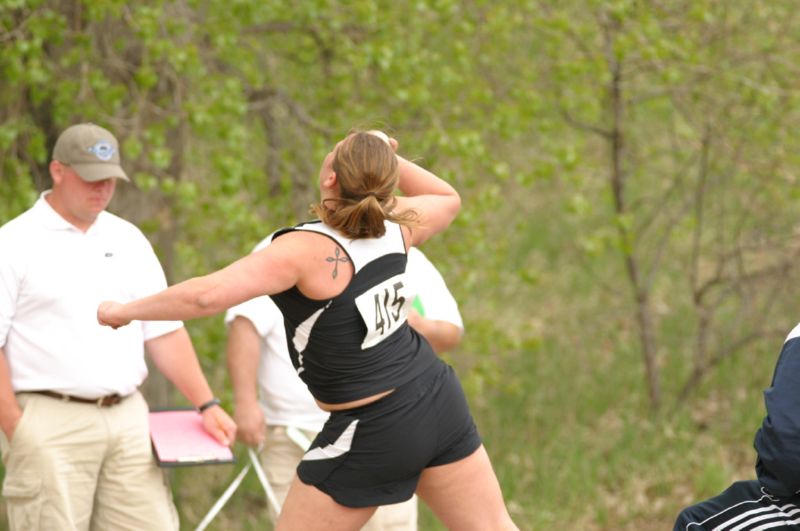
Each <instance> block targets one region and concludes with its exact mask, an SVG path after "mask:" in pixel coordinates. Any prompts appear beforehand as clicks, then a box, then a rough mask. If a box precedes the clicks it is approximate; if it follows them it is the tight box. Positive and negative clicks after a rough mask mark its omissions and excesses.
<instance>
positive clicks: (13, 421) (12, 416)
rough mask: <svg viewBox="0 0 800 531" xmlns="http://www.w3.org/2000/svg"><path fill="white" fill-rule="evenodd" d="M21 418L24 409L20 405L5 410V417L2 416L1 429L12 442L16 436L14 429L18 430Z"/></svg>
mask: <svg viewBox="0 0 800 531" xmlns="http://www.w3.org/2000/svg"><path fill="white" fill-rule="evenodd" d="M21 418H22V409H20V408H19V406H17V407H16V408H14V410H12V411H7V412H5V413H4V414H3V417H2V418H0V429H2V430H3V433H4V434H5V436H6V440H7V441H9V442H11V438H12V437H14V431H16V429H17V424H19V420H20V419H21Z"/></svg>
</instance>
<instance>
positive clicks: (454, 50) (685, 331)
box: [0, 0, 800, 530]
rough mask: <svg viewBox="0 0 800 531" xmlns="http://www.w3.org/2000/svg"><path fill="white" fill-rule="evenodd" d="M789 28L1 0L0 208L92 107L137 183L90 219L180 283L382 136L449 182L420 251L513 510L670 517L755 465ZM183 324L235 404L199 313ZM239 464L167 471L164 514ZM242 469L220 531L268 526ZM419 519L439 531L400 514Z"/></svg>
mask: <svg viewBox="0 0 800 531" xmlns="http://www.w3.org/2000/svg"><path fill="white" fill-rule="evenodd" d="M797 18H798V14H797V9H796V6H795V3H794V2H790V1H788V0H774V1H772V2H758V1H755V0H731V1H726V2H719V1H715V0H676V1H672V2H657V1H651V2H634V1H632V0H617V1H611V0H609V1H601V0H582V1H577V0H566V1H563V2H557V3H556V2H548V1H546V0H530V1H519V0H516V1H508V0H493V1H483V0H466V1H460V2H456V1H452V0H425V1H412V0H396V1H392V2H388V1H383V0H380V1H366V0H354V1H349V2H340V1H333V0H310V1H306V2H283V1H275V0H264V1H259V2H256V1H252V0H248V1H245V0H228V1H225V2H222V1H218V0H179V1H144V2H122V1H119V0H98V1H95V2H82V1H79V0H61V1H59V0H39V1H25V0H0V51H2V53H0V80H2V82H1V83H0V171H1V172H2V173H1V174H0V222H5V221H7V220H9V219H11V218H12V217H13V216H15V215H16V214H18V213H20V212H22V211H23V210H25V209H26V208H28V207H29V206H30V205H31V204H32V203H33V201H34V200H35V198H36V196H37V193H38V192H39V191H41V190H43V189H45V188H47V186H48V175H47V163H48V161H49V154H50V150H51V149H52V145H53V143H54V141H55V138H56V137H57V135H58V134H59V132H60V131H61V130H62V129H63V128H64V127H66V126H67V125H69V124H71V123H74V122H77V121H94V122H96V123H99V124H101V125H104V126H106V127H108V128H110V129H112V130H113V131H115V132H116V133H117V135H118V137H119V138H120V140H121V141H122V143H123V156H124V158H125V165H126V167H127V168H128V173H129V174H131V175H133V176H134V179H135V184H134V185H133V186H130V187H120V189H119V190H118V195H117V198H116V199H115V202H114V203H113V204H112V210H113V211H115V212H117V213H119V214H121V215H123V216H124V217H127V218H128V219H131V220H132V221H135V222H136V223H137V224H139V226H141V227H142V228H143V230H145V232H146V233H147V234H148V236H149V237H150V238H151V240H152V241H153V243H154V245H155V246H156V248H157V250H158V252H159V255H160V256H161V258H162V261H163V263H164V266H165V269H166V271H167V274H168V276H169V278H170V279H171V280H172V281H177V280H181V279H184V278H187V277H189V276H192V275H196V274H200V273H204V272H208V271H209V270H211V269H214V268H218V267H221V266H223V265H225V264H227V263H229V262H230V261H232V260H233V259H235V258H236V257H238V256H240V255H242V254H244V253H246V252H248V251H249V250H250V249H251V248H252V246H253V245H254V244H255V243H256V242H258V241H259V240H260V239H261V238H263V237H264V236H265V235H266V234H268V233H269V232H271V231H272V230H273V229H275V228H277V227H280V226H285V225H288V224H291V223H294V222H296V221H298V220H301V219H304V218H305V217H306V215H307V206H308V204H309V203H310V202H311V201H313V200H314V198H315V195H316V180H315V179H316V175H317V169H318V164H319V162H320V161H321V160H322V158H323V156H324V155H325V153H326V152H327V151H328V150H329V149H330V147H331V146H332V145H333V144H334V143H335V141H336V140H338V139H339V138H341V137H342V136H343V135H344V134H346V133H347V131H348V130H349V129H350V128H352V127H376V128H382V129H385V130H387V131H389V132H390V133H392V134H393V135H394V136H395V137H397V138H398V140H399V141H400V145H401V148H400V150H401V152H402V153H403V154H404V155H406V156H408V157H411V158H414V159H416V160H418V161H420V163H421V164H422V165H424V166H426V167H428V168H430V169H431V170H433V171H435V172H436V173H438V174H439V175H441V176H442V177H444V178H445V179H447V180H448V181H450V182H451V183H453V184H454V185H455V186H456V187H457V188H458V189H459V191H460V192H461V193H462V197H463V200H464V201H463V203H464V208H463V211H462V214H461V215H460V217H459V218H458V219H457V221H456V222H455V223H454V225H453V227H452V228H451V229H450V230H449V231H447V232H446V233H445V234H443V235H442V236H441V237H438V239H435V240H433V241H431V242H430V243H429V244H426V247H425V251H426V253H427V254H428V255H429V256H430V257H431V258H432V259H433V260H434V261H435V262H436V263H437V265H439V267H440V269H441V270H442V272H443V274H444V275H445V278H446V279H447V280H448V283H449V285H450V287H451V288H452V291H453V292H454V294H455V295H456V298H457V299H458V300H459V301H460V303H461V307H462V311H463V314H464V317H465V323H466V329H467V332H466V336H465V339H464V342H463V344H462V345H461V347H460V348H459V349H458V350H457V351H456V352H453V353H451V354H450V355H448V359H449V361H450V362H451V363H452V364H453V365H454V366H455V367H456V369H457V371H458V373H459V375H460V376H461V378H462V381H463V383H464V385H465V388H466V390H467V392H468V395H469V398H470V402H471V405H472V408H473V413H474V415H475V417H476V420H477V422H478V425H479V428H480V430H481V432H482V434H483V436H484V439H485V443H486V446H487V448H488V450H489V453H490V455H491V456H492V459H493V463H494V465H495V468H496V471H497V473H498V476H499V478H500V480H501V483H502V486H503V490H504V494H505V496H506V500H507V503H508V506H509V508H510V510H511V512H512V515H513V516H514V517H515V519H516V521H517V522H518V524H519V525H520V527H521V528H522V529H582V530H600V529H629V530H649V529H668V528H671V525H672V521H673V520H674V517H675V515H676V514H677V512H678V511H679V510H680V508H681V507H683V506H685V505H686V504H688V503H691V502H692V501H694V500H698V499H701V498H704V497H707V496H710V495H712V494H715V493H716V492H718V491H720V490H722V489H723V488H725V487H726V486H727V485H728V484H729V483H730V482H731V481H732V480H733V479H741V478H749V477H753V475H754V472H753V467H752V465H753V462H754V454H753V451H752V449H751V443H752V436H753V433H754V431H755V429H756V428H757V427H758V425H759V423H760V420H761V417H762V416H763V406H762V400H761V395H760V393H761V391H762V390H763V389H764V388H765V387H766V386H768V384H769V380H770V377H771V373H772V367H773V364H774V361H775V359H776V355H777V352H778V350H779V347H780V344H781V342H782V340H783V338H784V337H785V334H786V333H787V332H788V330H789V329H790V328H791V327H793V326H794V324H795V323H796V322H797V320H798V313H799V312H798V310H797V305H796V300H797V297H798V294H799V293H798V291H800V290H798V288H797V287H796V286H798V283H797V280H798V279H797V276H798V272H797V271H796V268H794V267H793V265H794V261H795V258H796V255H797V252H798V250H800V247H798V244H797V243H798V242H797V238H796V235H797V232H798V227H797V222H796V220H797V218H798V206H797V205H798V201H797V199H798V195H800V194H798V187H797V171H798V170H797V168H798V162H800V161H798V157H799V155H798V153H800V149H798V147H800V146H798V136H797V135H796V132H795V128H794V127H793V126H794V125H795V124H796V123H798V114H799V112H798V101H799V100H798V96H800V94H799V93H798V88H797V83H796V81H795V80H796V79H797V75H798V66H797V65H798V64H800V61H798V59H800V57H798V52H799V51H800V43H798V37H797V32H796V31H795V30H794V28H796V27H797V22H798V20H797ZM0 252H2V249H0ZM188 326H189V328H190V332H191V333H192V336H193V338H194V340H195V345H196V348H197V350H198V353H199V355H200V357H201V359H202V363H203V365H204V367H205V369H206V372H207V374H208V376H209V379H210V380H211V382H212V384H213V386H214V387H215V389H216V390H217V391H218V392H219V393H220V394H221V395H222V396H223V397H225V398H226V399H227V400H228V403H230V402H229V400H230V390H229V386H228V385H229V384H228V382H227V379H226V378H227V377H226V374H225V369H224V360H223V346H224V341H225V331H224V326H223V324H222V320H221V318H220V317H215V318H209V319H204V320H200V321H196V322H192V323H188ZM148 385H149V388H148V393H149V396H150V397H151V403H158V402H174V401H175V400H179V398H178V397H175V396H173V395H172V391H171V390H169V388H168V387H165V384H164V383H163V382H159V380H158V376H157V375H153V376H151V382H150V383H149V384H148ZM234 472H235V471H234V470H232V469H230V468H225V467H222V468H214V469H209V470H205V469H188V470H182V471H179V472H176V473H175V474H174V475H173V480H174V481H173V484H174V492H175V497H176V502H177V504H178V506H179V509H180V511H181V514H182V521H183V525H184V527H185V528H186V529H191V528H192V527H193V526H194V525H195V524H196V523H197V522H198V521H199V520H200V519H201V517H202V515H203V514H204V512H205V511H206V510H207V509H208V507H210V505H211V503H212V502H213V501H214V500H215V499H216V497H217V496H218V495H219V494H220V493H221V491H222V490H223V489H224V487H225V486H226V485H227V483H228V481H229V480H230V479H231V478H232V476H233V474H234ZM245 486H246V487H247V488H246V492H240V493H239V494H237V496H236V497H235V498H234V500H233V501H232V502H231V503H230V505H229V506H228V507H227V508H226V509H225V510H224V511H223V513H222V514H221V515H220V517H219V518H218V520H217V521H216V522H215V524H214V528H217V529H226V530H227V529H262V528H264V525H265V524H264V520H265V514H266V513H265V510H264V503H263V499H262V496H261V495H260V494H259V490H258V487H257V484H256V483H255V481H252V482H248V483H246V485H245ZM1 525H2V524H0V526H1ZM421 529H425V530H427V529H441V527H440V525H439V524H438V523H436V522H435V521H434V519H433V518H432V516H431V515H430V514H429V513H428V512H427V511H426V510H423V514H422V519H421Z"/></svg>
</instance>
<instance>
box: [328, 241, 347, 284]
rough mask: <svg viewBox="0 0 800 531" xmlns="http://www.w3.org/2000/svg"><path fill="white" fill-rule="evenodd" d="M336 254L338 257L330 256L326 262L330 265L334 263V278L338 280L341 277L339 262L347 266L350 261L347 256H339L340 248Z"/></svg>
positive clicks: (335, 251)
mask: <svg viewBox="0 0 800 531" xmlns="http://www.w3.org/2000/svg"><path fill="white" fill-rule="evenodd" d="M334 254H335V255H336V256H335V257H334V256H329V257H327V258H326V259H325V261H326V262H328V263H330V262H333V264H334V266H333V278H336V277H337V276H339V262H341V263H343V264H346V263H347V262H349V261H350V260H349V259H348V258H347V257H346V256H339V255H340V254H341V253H340V251H339V248H338V247H336V248H335V249H334Z"/></svg>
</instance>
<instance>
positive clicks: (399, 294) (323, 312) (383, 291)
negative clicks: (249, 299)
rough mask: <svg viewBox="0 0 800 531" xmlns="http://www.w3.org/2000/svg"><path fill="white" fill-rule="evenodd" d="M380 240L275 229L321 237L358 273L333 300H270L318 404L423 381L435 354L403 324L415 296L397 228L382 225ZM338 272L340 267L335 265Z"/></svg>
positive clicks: (295, 296) (306, 226)
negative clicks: (278, 311)
mask: <svg viewBox="0 0 800 531" xmlns="http://www.w3.org/2000/svg"><path fill="white" fill-rule="evenodd" d="M385 224H386V233H385V234H384V235H383V236H381V237H380V238H364V239H357V240H350V239H348V238H346V237H344V236H342V235H341V234H339V233H338V232H337V231H336V230H334V229H332V228H331V227H329V226H327V225H325V224H324V223H322V222H321V221H313V222H308V223H303V224H300V225H298V226H296V227H292V228H288V229H282V230H280V231H277V232H276V233H275V234H274V235H273V237H272V239H273V240H274V239H275V238H279V237H280V236H281V235H283V234H286V233H287V232H291V231H296V230H303V231H311V232H316V233H319V234H323V235H325V236H327V237H329V238H330V239H331V240H333V241H334V242H336V243H337V244H338V245H339V247H341V249H343V250H344V253H345V254H346V255H347V256H346V257H345V256H344V255H339V254H338V253H339V249H338V248H336V249H335V252H333V253H332V256H331V257H330V258H329V259H328V260H330V261H331V262H334V261H336V260H339V261H341V262H342V263H344V262H346V261H347V260H349V261H350V262H351V263H352V264H353V269H354V274H353V278H352V279H351V280H350V283H349V284H348V286H347V287H346V288H345V289H344V291H342V293H340V294H339V295H337V296H336V297H333V298H331V299H326V300H314V299H309V298H308V297H306V296H305V295H303V294H302V293H301V292H300V290H298V289H297V287H296V286H295V287H293V288H291V289H289V290H287V291H284V292H282V293H278V294H275V295H272V300H273V301H275V304H276V305H277V306H278V308H280V310H281V312H282V313H283V318H284V326H285V327H286V338H287V342H288V346H289V354H290V355H291V358H292V363H293V364H294V367H295V369H296V370H297V372H298V374H299V375H300V378H302V379H303V381H304V382H305V383H306V384H307V385H308V388H309V390H310V391H311V394H312V395H314V397H315V398H316V399H317V400H320V401H322V402H327V403H329V404H337V403H343V402H349V401H352V400H358V399H360V398H364V397H367V396H371V395H374V394H377V393H380V392H383V391H387V390H389V389H393V388H395V387H398V386H400V385H402V384H404V383H406V382H409V381H411V380H412V379H414V378H415V377H417V376H419V375H420V374H421V373H422V372H424V370H425V369H426V368H427V367H428V366H429V365H430V364H431V363H433V362H434V361H436V359H437V358H436V354H435V353H434V352H433V350H432V348H431V346H430V345H429V344H428V342H427V341H426V340H425V339H423V338H422V337H421V336H420V335H419V334H418V333H417V332H416V331H414V330H413V329H412V328H411V327H410V326H409V325H408V322H407V320H406V316H407V314H408V309H409V307H410V305H411V301H412V300H413V298H414V296H415V295H416V294H415V293H410V291H409V288H408V286H409V283H408V281H407V280H406V260H407V255H406V250H405V243H404V241H403V233H402V230H401V227H400V225H398V224H396V223H393V222H390V221H385ZM332 265H333V266H334V267H336V264H332Z"/></svg>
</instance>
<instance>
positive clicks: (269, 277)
mask: <svg viewBox="0 0 800 531" xmlns="http://www.w3.org/2000/svg"><path fill="white" fill-rule="evenodd" d="M293 236H294V235H293V234H287V235H285V236H283V237H281V238H278V239H277V240H276V241H275V242H273V243H272V245H270V246H269V247H267V248H265V249H263V250H261V251H258V252H255V253H252V254H249V255H247V256H245V257H243V258H240V259H239V260H237V261H236V262H234V263H232V264H231V265H229V266H227V267H225V268H224V269H220V270H219V271H216V272H214V273H211V274H209V275H205V276H202V277H195V278H191V279H189V280H186V281H184V282H181V283H179V284H175V285H174V286H171V287H169V288H167V289H166V290H164V291H161V292H159V293H156V294H155V295H151V296H149V297H145V298H142V299H138V300H135V301H131V302H129V303H126V304H120V303H118V302H103V303H102V304H101V305H100V307H99V308H98V310H97V320H98V322H99V323H100V324H101V325H106V326H111V327H113V328H117V327H120V326H125V325H127V324H128V323H130V322H131V321H134V320H138V321H172V320H176V321H177V320H186V319H195V318H197V317H206V316H209V315H214V314H217V313H220V312H222V311H224V310H226V309H228V308H230V307H231V306H235V305H237V304H239V303H242V302H244V301H246V300H249V299H252V298H253V297H257V296H259V295H271V294H274V293H280V292H282V291H285V290H287V289H289V288H291V287H292V286H294V285H295V284H297V282H298V280H299V279H300V277H301V273H302V270H303V264H304V262H305V261H304V260H303V256H304V253H305V252H306V249H305V245H304V241H303V239H302V238H295V237H293Z"/></svg>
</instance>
